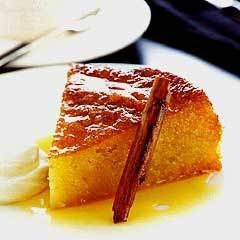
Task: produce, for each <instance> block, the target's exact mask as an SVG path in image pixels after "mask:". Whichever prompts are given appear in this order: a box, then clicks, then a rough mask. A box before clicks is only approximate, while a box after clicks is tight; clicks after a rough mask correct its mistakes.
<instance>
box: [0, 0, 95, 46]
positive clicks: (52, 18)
mask: <svg viewBox="0 0 240 240" xmlns="http://www.w3.org/2000/svg"><path fill="white" fill-rule="evenodd" d="M96 5H99V0H0V38H8V39H14V40H20V41H25V42H27V41H31V40H33V39H35V38H37V37H39V36H41V35H42V34H44V33H46V32H48V31H50V30H51V29H54V28H56V27H57V26H59V25H61V24H63V23H64V22H67V21H70V20H73V19H77V18H81V17H82V16H83V15H84V14H86V13H87V11H89V10H90V9H92V8H93V7H94V6H95V7H96Z"/></svg>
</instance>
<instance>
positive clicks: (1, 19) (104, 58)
mask: <svg viewBox="0 0 240 240" xmlns="http://www.w3.org/2000/svg"><path fill="white" fill-rule="evenodd" d="M209 1H210V2H209ZM209 1H205V0H194V1H190V0H181V1H179V0H147V1H146V2H147V4H148V5H149V7H150V9H151V21H150V22H148V21H147V17H146V16H145V15H147V10H146V9H145V10H144V11H142V12H141V7H142V6H143V5H142V2H143V1H140V0H131V2H132V3H131V4H132V5H131V4H129V3H127V1H121V2H122V5H121V6H120V3H119V19H118V22H117V24H118V25H114V21H113V23H112V24H113V25H111V21H109V19H108V21H106V22H108V23H106V26H107V24H109V25H108V27H106V26H103V25H102V27H103V28H104V29H105V30H104V31H102V30H103V28H102V30H101V29H100V30H99V31H98V32H97V33H95V35H91V36H92V37H91V40H92V42H91V41H90V40H89V39H90V37H89V39H88V40H86V42H85V43H84V44H85V45H86V46H89V49H92V51H93V52H92V55H91V54H90V55H91V56H89V57H88V58H89V59H88V58H87V57H86V56H87V55H88V53H89V52H90V50H89V49H86V47H85V48H84V49H85V51H86V52H87V53H86V56H85V55H84V56H85V58H84V57H83V58H82V59H81V58H80V59H78V58H77V57H76V56H77V54H79V55H81V54H83V52H84V49H82V50H81V49H80V50H79V52H77V50H75V51H74V47H75V49H78V48H77V47H76V46H77V45H78V44H75V46H72V47H73V51H74V52H75V53H76V56H75V55H74V56H75V58H73V59H71V58H69V60H68V59H67V58H66V61H63V62H64V63H65V62H72V61H74V62H99V63H100V62H103V63H132V64H150V65H156V66H159V67H160V68H161V67H163V68H164V67H165V66H164V65H165V63H166V65H169V64H171V63H174V62H178V63H180V66H181V64H183V65H186V64H188V62H187V60H186V56H188V59H189V56H190V57H191V59H192V61H196V60H197V59H200V60H204V61H206V63H207V64H210V65H212V66H214V67H216V68H219V69H220V70H223V71H228V72H229V73H231V74H234V75H236V76H240V61H239V59H240V7H239V6H240V4H239V2H238V1H231V0H230V1H227V0H209ZM103 2H104V4H103ZM110 2H111V3H110ZM112 2H114V1H106V0H105V1H101V0H89V1H84V0H78V3H77V5H76V1H75V0H68V1H65V0H60V1H57V0H51V1H47V0H35V1H34V0H24V1H17V0H9V1H6V0H0V6H1V7H0V36H1V39H0V53H1V57H4V56H6V54H9V51H10V52H11V51H15V50H16V46H17V47H19V46H21V47H22V44H24V45H25V44H26V42H29V41H32V40H34V39H37V38H38V37H39V36H42V35H43V33H45V32H48V31H49V29H51V30H52V29H54V28H56V26H61V24H62V23H66V21H71V20H73V19H76V17H78V18H79V17H80V18H81V17H83V19H84V17H85V16H86V15H88V14H89V12H90V13H94V14H95V13H96V11H98V10H99V9H100V15H101V8H103V9H104V8H106V9H107V7H106V6H108V8H109V12H111V7H109V5H111V4H112ZM129 2H130V1H129ZM133 2H134V4H135V6H137V7H135V8H133ZM103 6H104V7H103ZM112 6H113V5H112ZM138 6H139V9H138ZM115 7H116V6H115ZM124 9H128V10H129V12H130V14H131V16H130V14H129V17H128V14H127V10H126V11H125V10H124ZM103 12H104V11H103ZM112 12H114V11H112ZM114 14H115V15H114ZM112 17H113V18H114V19H115V20H116V19H117V18H118V16H117V14H116V13H113V16H112ZM144 17H145V18H146V21H145V23H141V21H144V20H143V19H144ZM138 18H139V19H138ZM99 19H101V18H99ZM99 19H98V20H97V21H99ZM134 21H135V22H134ZM46 23H47V24H46ZM115 23H116V22H115ZM133 23H134V24H135V25H134V24H133ZM137 23H139V29H141V31H142V32H138V33H137V32H136V33H135V35H134V36H132V37H130V36H131V28H130V26H131V24H132V32H134V31H136V28H138V25H137ZM140 23H141V24H142V25H140ZM88 24H89V22H87V23H85V25H88ZM94 24H96V22H95V23H94ZM144 24H145V25H144ZM148 24H149V26H148ZM143 25H144V26H143ZM81 27H83V31H82V32H83V33H82V40H83V39H84V34H85V33H84V32H85V31H88V29H84V23H83V26H81ZM128 27H129V29H128ZM85 28H88V26H87V27H86V26H85ZM106 28H107V31H106ZM116 29H117V31H116ZM124 29H126V31H125V32H124ZM101 31H102V34H103V35H105V38H104V39H101V36H100V35H101ZM114 31H115V32H116V33H117V32H119V36H118V39H119V45H118V46H117V45H115V47H113V48H112V49H111V50H110V49H109V51H105V52H104V51H103V49H104V48H107V45H108V43H107V42H108V41H109V44H110V42H114V41H116V42H117V40H116V39H113V40H112V38H113V35H115V32H114ZM139 31H140V30H139ZM79 38H80V37H79ZM120 38H121V39H123V40H121V39H120ZM128 38H129V40H128V41H125V42H124V39H128ZM135 38H136V39H135ZM6 39H8V42H7V44H6ZM13 39H14V40H17V41H13ZM9 40H11V41H10V42H9ZM101 42H102V43H101ZM120 42H121V43H120ZM75 43H77V42H75ZM96 43H98V44H99V46H98V48H99V49H96V52H97V51H99V54H97V53H96V54H94V47H92V46H91V44H92V45H96ZM103 43H104V44H103ZM66 44H70V45H74V44H71V43H66ZM84 44H83V45H84ZM79 45H81V39H80V40H79ZM49 46H50V45H49ZM55 47H58V46H57V44H55V46H54V44H53V45H51V48H52V49H53V48H55ZM62 51H63V52H64V47H62ZM67 51H70V50H66V52H67ZM101 51H102V53H101ZM57 52H59V50H58V51H56V52H54V53H51V55H52V56H53V55H54V56H55V57H56V58H57V56H56V55H57ZM111 52H113V53H111ZM28 55H29V53H28ZM39 55H41V53H38V55H37V56H36V57H35V58H38V57H39ZM43 55H44V54H43ZM1 57H0V59H1ZM24 57H25V56H24ZM49 58H51V56H48V57H45V59H44V60H42V61H40V62H41V64H40V65H48V64H49V63H48V61H47V59H49ZM28 60H29V61H30V59H28ZM18 61H19V60H18ZM44 61H45V62H46V64H45V62H44ZM23 62H24V61H23ZM26 62H27V61H25V63H26ZM33 62H34V61H33ZM20 63H21V61H20ZM20 63H19V64H14V61H13V63H12V64H8V65H5V66H4V67H2V68H1V69H0V71H1V73H3V72H8V71H14V70H17V69H19V68H22V67H31V66H30V65H29V64H25V65H24V64H22V65H23V66H22V65H21V64H20ZM53 63H54V61H53ZM57 63H58V64H59V63H61V61H60V62H57ZM50 64H51V62H50ZM173 71H174V68H173Z"/></svg>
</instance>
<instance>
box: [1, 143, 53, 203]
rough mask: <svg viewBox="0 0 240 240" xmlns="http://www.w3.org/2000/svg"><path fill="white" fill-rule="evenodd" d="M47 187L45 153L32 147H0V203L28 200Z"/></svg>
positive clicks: (29, 145) (23, 145) (15, 145)
mask: <svg viewBox="0 0 240 240" xmlns="http://www.w3.org/2000/svg"><path fill="white" fill-rule="evenodd" d="M47 187H48V162H47V154H46V153H45V152H43V151H42V150H40V149H39V147H38V146H37V145H36V144H32V143H30V144H29V143H25V144H21V143H17V144H11V145H1V146H0V204H9V203H14V202H19V201H23V200H26V199H29V198H31V197H32V196H34V195H36V194H38V193H40V192H42V191H43V190H44V189H46V188H47Z"/></svg>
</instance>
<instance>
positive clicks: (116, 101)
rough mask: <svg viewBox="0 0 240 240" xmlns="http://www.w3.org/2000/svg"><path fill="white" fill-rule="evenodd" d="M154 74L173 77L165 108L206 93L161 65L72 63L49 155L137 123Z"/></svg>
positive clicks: (176, 108) (177, 107) (171, 109)
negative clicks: (159, 67) (122, 67)
mask: <svg viewBox="0 0 240 240" xmlns="http://www.w3.org/2000/svg"><path fill="white" fill-rule="evenodd" d="M156 76H161V77H166V78H169V79H170V81H171V85H170V91H171V102H170V106H169V110H168V112H167V114H174V113H175V112H177V111H181V109H182V108H183V107H184V106H186V105H187V104H190V103H191V101H195V100H200V99H202V98H204V99H207V96H206V95H205V93H204V92H203V91H202V90H199V89H198V88H195V87H193V86H192V84H190V83H189V82H187V81H186V80H184V79H182V78H180V77H177V76H175V75H173V74H171V73H167V72H161V71H160V70H157V69H150V68H138V69H133V70H126V71H123V70H119V69H113V68H110V67H106V66H104V67H102V66H96V65H76V66H74V67H73V68H72V69H71V70H70V71H69V72H68V81H67V84H66V86H65V90H64V94H63V100H62V106H61V114H60V118H59V120H58V123H57V129H56V132H55V135H54V141H53V147H52V148H51V151H50V155H59V154H65V153H70V152H74V151H77V150H80V149H83V148H85V147H88V146H91V145H93V144H96V143H98V142H100V141H101V140H102V139H104V138H107V137H108V136H110V135H112V134H114V133H119V132H121V131H123V130H125V129H127V128H131V127H133V126H135V125H136V124H138V123H139V121H140V118H141V113H142V111H143V109H144V106H145V104H146V102H147V99H148V96H149V93H150V90H151V87H152V84H153V81H154V79H155V78H156Z"/></svg>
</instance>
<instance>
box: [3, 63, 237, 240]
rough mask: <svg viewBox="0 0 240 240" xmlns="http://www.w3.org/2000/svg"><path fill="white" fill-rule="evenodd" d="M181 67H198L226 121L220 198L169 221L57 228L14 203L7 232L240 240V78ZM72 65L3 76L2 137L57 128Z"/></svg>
mask: <svg viewBox="0 0 240 240" xmlns="http://www.w3.org/2000/svg"><path fill="white" fill-rule="evenodd" d="M175 66H180V67H181V68H182V72H183V74H184V75H185V73H187V72H189V71H190V70H189V69H192V71H191V74H190V75H189V80H190V81H192V82H194V83H195V84H197V85H198V86H200V87H201V88H203V89H204V90H205V91H206V92H207V94H208V95H209V97H210V99H211V100H212V102H213V104H214V107H215V110H216V112H217V113H218V114H219V116H220V119H221V121H222V123H223V125H224V136H223V146H222V154H223V162H224V166H223V169H224V170H223V173H224V187H223V190H222V191H221V193H219V194H218V196H217V197H216V198H214V199H211V200H210V201H208V202H207V203H204V204H202V205H200V206H198V207H197V208H194V209H193V210H192V211H191V212H186V213H185V214H181V215H179V216H176V217H174V218H171V219H167V220H166V219H164V220H163V219H162V220H161V219H158V220H154V221H152V222H149V221H147V222H146V223H141V224H136V225H128V224H124V225H117V226H113V227H102V228H97V227H93V226H91V225H89V226H82V227H79V228H78V229H71V228H70V229H68V228H62V227H59V226H53V225H51V224H49V219H41V213H39V216H37V217H36V218H34V217H30V216H28V215H25V214H23V213H22V212H21V211H19V210H17V209H15V208H14V207H4V206H2V207H0V224H1V236H4V239H16V238H17V236H24V239H58V240H59V239H71V240H73V239H84V240H89V239H104V240H107V239H126V240H127V239H164V240H166V239H189V240H190V239H201V240H202V239H228V238H230V239H239V237H240V234H239V220H238V217H239V213H240V204H239V203H240V191H239V183H240V174H239V169H240V161H239V136H240V127H239V123H240V113H239V106H238V104H239V103H240V94H239V93H240V82H239V81H237V78H235V77H234V76H232V75H230V74H227V73H224V72H222V71H219V70H218V71H216V69H214V68H212V67H204V68H202V69H196V68H195V67H194V64H191V62H190V61H189V62H188V64H187V65H185V67H183V66H182V64H181V63H179V64H178V63H175ZM123 67H124V66H123ZM127 67H129V66H127ZM66 69H67V66H57V67H44V68H38V69H29V70H22V71H19V72H13V73H8V74H4V75H0V109H1V118H0V132H1V134H0V137H1V139H2V140H3V141H8V140H9V141H11V135H12V136H14V137H15V138H16V137H20V139H21V138H26V139H29V138H36V137H38V136H41V135H46V134H47V133H48V132H49V131H51V129H52V128H53V127H54V125H55V118H56V113H57V112H58V105H59V101H60V96H61V93H62V90H63V87H64V83H65V81H66ZM168 69H171V66H169V67H167V66H165V70H168ZM198 70H199V71H198Z"/></svg>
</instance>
